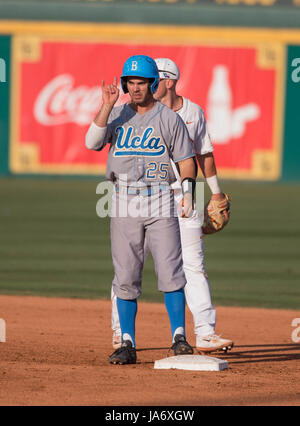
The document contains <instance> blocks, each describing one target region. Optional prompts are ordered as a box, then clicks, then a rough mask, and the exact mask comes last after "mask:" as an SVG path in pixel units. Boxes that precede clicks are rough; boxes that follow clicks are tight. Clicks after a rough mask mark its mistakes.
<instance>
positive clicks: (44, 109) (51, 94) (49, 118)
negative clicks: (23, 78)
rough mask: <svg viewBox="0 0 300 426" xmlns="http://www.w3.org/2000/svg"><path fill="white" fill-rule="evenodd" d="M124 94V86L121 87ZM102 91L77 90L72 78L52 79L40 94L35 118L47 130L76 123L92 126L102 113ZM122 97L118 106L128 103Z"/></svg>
mask: <svg viewBox="0 0 300 426" xmlns="http://www.w3.org/2000/svg"><path fill="white" fill-rule="evenodd" d="M119 89H120V91H121V86H120V85H119ZM101 96H102V91H101V87H99V86H94V87H88V86H86V85H81V86H77V87H76V86H75V79H74V77H73V75H71V74H60V75H58V76H56V77H54V78H53V79H51V80H50V81H49V82H48V83H47V84H46V85H45V86H44V87H42V89H41V91H40V92H39V94H38V96H37V98H36V101H35V103H34V117H35V119H36V121H37V122H38V123H40V124H42V125H44V126H57V125H59V124H66V123H75V124H78V125H80V126H87V125H89V124H90V123H91V122H92V120H93V119H94V117H95V115H96V113H97V112H98V110H99V100H100V99H101ZM125 97H126V98H127V96H125V95H121V96H120V98H119V100H118V102H117V103H116V106H117V105H119V104H121V103H123V102H124V101H125Z"/></svg>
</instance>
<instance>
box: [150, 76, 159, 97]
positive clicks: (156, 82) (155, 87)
mask: <svg viewBox="0 0 300 426" xmlns="http://www.w3.org/2000/svg"><path fill="white" fill-rule="evenodd" d="M158 85H159V80H158V79H155V80H154V82H153V83H152V84H151V93H152V94H153V93H155V92H156V90H157V89H158Z"/></svg>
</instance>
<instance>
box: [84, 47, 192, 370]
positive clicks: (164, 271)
mask: <svg viewBox="0 0 300 426" xmlns="http://www.w3.org/2000/svg"><path fill="white" fill-rule="evenodd" d="M121 85H122V89H123V91H124V92H125V93H127V92H128V93H129V95H130V98H131V101H130V102H129V103H127V104H124V105H122V106H119V107H114V105H115V103H116V101H117V100H118V97H119V89H118V87H117V81H116V79H115V81H114V83H113V84H111V85H108V86H106V85H105V83H104V82H102V101H103V102H102V106H101V109H100V111H99V113H98V114H97V116H96V117H95V119H94V122H93V123H92V124H91V126H90V128H89V130H88V132H87V135H86V146H87V148H89V149H93V150H102V149H103V148H104V146H105V145H106V144H107V143H109V144H110V149H109V154H108V160H107V169H106V177H107V179H108V180H110V181H112V182H113V183H114V185H115V192H114V196H113V207H112V211H114V215H113V216H112V217H111V226H110V231H111V251H112V259H113V265H114V272H115V276H114V279H113V283H112V288H113V293H114V295H115V299H116V304H115V306H116V307H117V314H118V320H119V327H120V335H121V347H120V348H118V349H116V351H115V352H114V353H113V354H112V355H111V356H110V357H109V361H110V363H112V364H133V363H136V342H135V318H136V313H137V299H138V297H139V296H140V294H141V282H142V269H143V265H144V259H145V254H144V247H145V238H146V236H147V247H148V248H149V250H150V251H151V253H152V256H153V259H154V263H155V270H156V273H157V276H158V289H159V290H160V291H162V292H164V297H165V305H166V309H167V312H168V315H169V320H170V326H171V335H172V349H173V350H174V354H175V355H185V354H192V353H193V348H192V347H191V346H190V345H189V344H188V342H187V341H186V338H185V295H184V287H185V284H186V278H185V274H184V271H183V261H182V251H181V244H180V230H179V222H178V218H177V214H174V206H175V202H174V194H173V191H172V189H171V186H170V184H172V183H174V182H175V181H176V176H175V174H174V171H173V168H172V165H171V160H173V162H174V163H176V164H177V166H178V170H179V174H180V179H181V184H182V190H183V199H184V203H183V212H182V217H183V218H188V217H190V216H191V214H192V209H193V192H194V190H195V177H196V166H195V159H194V158H195V154H194V150H193V147H192V145H191V143H190V140H189V135H188V131H187V128H186V126H185V124H184V122H183V121H182V119H181V118H180V117H179V116H178V114H176V113H174V112H173V111H172V110H171V109H169V108H167V107H166V106H165V105H163V104H161V103H160V102H158V101H157V100H155V99H154V97H153V94H154V93H155V92H156V90H157V88H158V85H159V73H158V69H157V66H156V63H155V61H154V60H153V59H152V58H150V57H148V56H144V55H135V56H132V57H130V58H129V59H128V60H127V61H126V62H125V64H124V67H123V73H122V76H121ZM133 204H134V205H135V207H137V206H139V209H136V208H135V209H132V206H133ZM149 205H150V210H149ZM124 207H125V208H126V214H124ZM153 207H155V208H154V209H153ZM137 211H138V214H136V213H137ZM166 211H167V213H168V214H165V213H166ZM130 212H133V214H131V213H130ZM149 212H150V214H149Z"/></svg>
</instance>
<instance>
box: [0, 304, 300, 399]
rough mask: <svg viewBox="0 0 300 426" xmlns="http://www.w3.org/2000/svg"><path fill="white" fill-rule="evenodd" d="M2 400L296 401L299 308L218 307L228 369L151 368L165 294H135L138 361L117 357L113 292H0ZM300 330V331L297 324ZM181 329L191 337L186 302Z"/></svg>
mask: <svg viewBox="0 0 300 426" xmlns="http://www.w3.org/2000/svg"><path fill="white" fill-rule="evenodd" d="M0 317H1V318H4V319H5V321H6V326H7V341H6V343H0V405H2V406H3V405H101V406H112V405H122V406H127V405H128V406H135V405H137V406H139V405H147V406H149V405H159V406H164V405H169V406H171V405H176V406H188V405H192V406H200V405H300V388H299V383H300V345H299V344H295V343H293V341H292V338H291V334H292V331H293V327H292V325H291V323H292V320H293V319H294V318H297V317H298V318H299V317H300V313H299V312H297V311H283V310H263V309H253V308H228V307H217V332H220V333H222V334H223V335H224V336H225V337H226V336H228V337H230V338H233V339H234V341H235V348H234V349H233V350H232V351H231V352H229V353H227V354H224V355H223V354H217V355H216V354H214V356H218V357H219V358H223V359H227V360H228V363H229V370H227V371H222V372H193V371H179V370H163V371H161V370H154V368H153V363H154V361H155V360H157V359H161V358H164V357H166V355H167V352H168V348H169V345H170V332H169V323H168V320H167V316H166V312H165V307H164V305H162V304H150V303H140V304H139V311H138V316H137V332H136V334H137V345H138V354H137V355H138V363H137V364H136V365H128V366H113V365H110V364H109V363H108V362H107V357H108V355H109V354H110V353H111V352H112V348H111V331H110V302H108V301H101V300H93V301H90V300H76V299H54V298H49V299H47V298H40V297H29V296H26V297H20V296H0ZM298 335H299V336H300V333H299V334H298ZM187 336H188V338H189V340H190V342H191V343H192V344H194V337H193V330H192V321H191V316H190V314H189V312H188V311H187Z"/></svg>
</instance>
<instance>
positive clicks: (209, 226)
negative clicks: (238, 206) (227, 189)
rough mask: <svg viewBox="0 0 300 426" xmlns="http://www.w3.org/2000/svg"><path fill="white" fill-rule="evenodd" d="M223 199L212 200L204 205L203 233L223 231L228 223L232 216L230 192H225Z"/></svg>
mask: <svg viewBox="0 0 300 426" xmlns="http://www.w3.org/2000/svg"><path fill="white" fill-rule="evenodd" d="M224 195H225V197H224V199H223V200H219V201H217V200H210V201H209V203H207V204H206V206H205V207H204V224H203V226H202V231H203V234H206V235H208V234H214V233H215V232H219V231H221V230H222V229H223V228H224V226H226V225H227V223H228V221H229V217H230V201H231V198H230V197H229V195H228V194H224Z"/></svg>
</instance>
